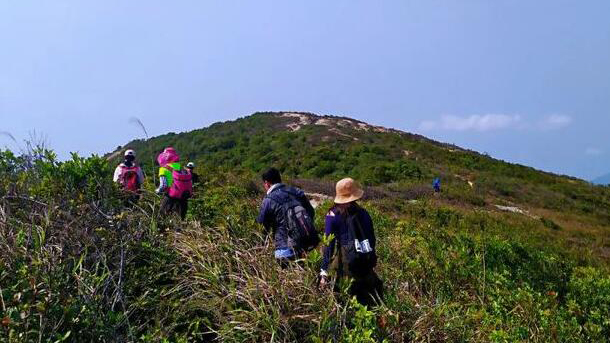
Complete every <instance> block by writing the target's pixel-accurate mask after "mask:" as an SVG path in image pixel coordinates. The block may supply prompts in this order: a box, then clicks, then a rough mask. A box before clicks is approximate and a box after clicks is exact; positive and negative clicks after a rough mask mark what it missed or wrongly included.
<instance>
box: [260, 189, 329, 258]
mask: <svg viewBox="0 0 610 343" xmlns="http://www.w3.org/2000/svg"><path fill="white" fill-rule="evenodd" d="M278 192H283V193H285V194H286V195H287V196H286V197H285V198H283V199H281V198H280V199H278V198H277V197H274V196H273V195H268V197H269V198H271V199H273V200H275V201H276V202H277V203H278V204H279V205H280V206H281V207H282V210H283V213H285V215H286V226H287V230H288V237H289V238H290V239H291V240H292V241H294V242H295V244H296V245H295V248H296V249H298V250H301V251H311V250H313V249H315V248H316V247H317V246H318V244H320V237H319V236H318V231H317V230H316V226H315V224H314V219H313V218H312V217H311V216H310V215H309V213H307V209H305V206H303V204H302V203H301V201H299V199H298V195H297V194H296V193H294V192H292V191H290V190H286V189H281V190H279V191H278Z"/></svg>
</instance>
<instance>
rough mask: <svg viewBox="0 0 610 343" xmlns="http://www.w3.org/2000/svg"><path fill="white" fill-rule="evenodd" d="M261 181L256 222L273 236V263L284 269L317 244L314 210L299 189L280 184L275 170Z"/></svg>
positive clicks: (280, 178) (270, 170)
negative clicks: (262, 193) (262, 196)
mask: <svg viewBox="0 0 610 343" xmlns="http://www.w3.org/2000/svg"><path fill="white" fill-rule="evenodd" d="M262 179H263V184H264V187H265V190H266V191H267V195H266V196H265V199H264V200H263V203H262V205H261V209H260V214H259V216H258V218H257V219H256V221H257V222H258V223H260V224H263V226H264V227H265V229H266V231H267V232H269V231H271V232H272V233H273V240H274V244H275V258H276V261H278V262H279V263H280V265H281V266H282V267H283V268H285V267H286V266H287V265H288V262H290V261H294V260H297V259H299V258H300V257H301V255H302V254H303V253H304V252H306V251H310V250H312V249H314V248H315V247H316V246H317V245H318V243H319V241H320V238H319V237H318V232H317V231H316V228H315V226H314V215H315V210H314V208H313V206H311V203H310V202H309V200H308V199H307V197H306V196H305V193H304V192H303V191H302V190H300V189H298V188H294V187H289V186H286V185H284V184H283V183H282V177H281V175H280V172H279V171H278V170H277V169H275V168H271V169H269V170H268V171H266V172H265V173H263V175H262Z"/></svg>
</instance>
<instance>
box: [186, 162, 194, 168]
mask: <svg viewBox="0 0 610 343" xmlns="http://www.w3.org/2000/svg"><path fill="white" fill-rule="evenodd" d="M186 167H187V168H195V163H193V162H189V163H187V164H186Z"/></svg>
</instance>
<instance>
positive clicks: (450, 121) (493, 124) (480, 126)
mask: <svg viewBox="0 0 610 343" xmlns="http://www.w3.org/2000/svg"><path fill="white" fill-rule="evenodd" d="M520 122H521V117H520V116H518V115H506V114H485V115H478V114H475V115H471V116H467V117H459V116H454V115H444V116H442V117H441V118H440V120H436V121H435V120H427V121H424V122H422V123H421V124H420V125H419V129H420V130H422V131H431V130H434V129H441V130H449V131H471V130H474V131H492V130H500V129H506V128H510V127H516V126H517V125H518V124H519V123H520Z"/></svg>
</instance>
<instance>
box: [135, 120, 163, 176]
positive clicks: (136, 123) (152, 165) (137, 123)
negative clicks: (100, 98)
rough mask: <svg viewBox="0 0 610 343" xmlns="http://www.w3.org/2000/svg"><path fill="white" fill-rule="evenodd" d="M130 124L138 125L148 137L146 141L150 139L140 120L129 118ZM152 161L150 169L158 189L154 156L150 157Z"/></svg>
mask: <svg viewBox="0 0 610 343" xmlns="http://www.w3.org/2000/svg"><path fill="white" fill-rule="evenodd" d="M129 123H130V124H134V125H137V126H138V127H140V129H142V131H143V132H144V136H146V140H149V139H150V138H149V137H148V131H147V130H146V126H144V124H143V123H142V121H141V120H140V119H138V118H137V117H131V118H129ZM150 161H151V165H150V168H151V170H152V171H153V173H152V178H153V185H154V186H155V188H156V187H157V180H156V178H155V173H154V170H155V156H154V154H152V155H150Z"/></svg>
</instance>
